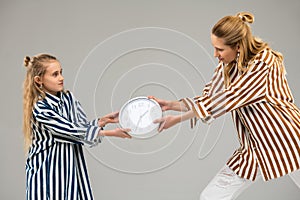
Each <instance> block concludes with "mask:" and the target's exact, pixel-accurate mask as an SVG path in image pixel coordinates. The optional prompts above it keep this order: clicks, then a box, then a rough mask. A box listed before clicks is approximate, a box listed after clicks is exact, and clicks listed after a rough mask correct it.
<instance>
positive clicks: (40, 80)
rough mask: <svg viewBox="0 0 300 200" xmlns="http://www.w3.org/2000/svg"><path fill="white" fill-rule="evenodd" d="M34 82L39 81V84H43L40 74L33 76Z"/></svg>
mask: <svg viewBox="0 0 300 200" xmlns="http://www.w3.org/2000/svg"><path fill="white" fill-rule="evenodd" d="M33 80H34V82H35V83H37V84H38V85H39V86H41V85H43V82H42V79H41V77H40V76H35V77H34V78H33Z"/></svg>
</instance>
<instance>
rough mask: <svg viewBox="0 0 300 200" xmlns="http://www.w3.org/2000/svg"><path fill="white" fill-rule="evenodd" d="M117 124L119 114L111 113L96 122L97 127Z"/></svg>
mask: <svg viewBox="0 0 300 200" xmlns="http://www.w3.org/2000/svg"><path fill="white" fill-rule="evenodd" d="M118 122H119V112H118V111H117V112H112V113H109V114H107V115H105V116H103V117H101V118H100V119H99V121H98V125H99V126H100V127H104V126H105V125H106V124H109V123H118Z"/></svg>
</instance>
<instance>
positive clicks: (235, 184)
mask: <svg viewBox="0 0 300 200" xmlns="http://www.w3.org/2000/svg"><path fill="white" fill-rule="evenodd" d="M289 176H290V177H291V178H292V180H293V181H294V182H295V184H296V185H297V186H298V187H299V189H300V170H298V171H295V172H293V173H290V174H289ZM260 177H261V175H260V174H258V175H257V178H256V179H258V178H260ZM253 183H255V181H249V180H247V179H243V178H240V177H239V176H238V175H236V174H235V173H234V172H233V171H232V170H231V169H230V168H229V167H228V166H227V165H225V166H224V167H223V168H222V169H221V170H220V171H219V173H217V175H216V176H215V177H214V178H213V179H212V180H211V182H210V183H209V184H208V185H207V186H206V188H205V189H204V190H203V191H202V193H201V195H200V200H233V199H235V198H237V197H238V196H239V195H240V194H241V193H242V192H243V191H244V190H245V189H246V188H248V187H249V186H250V185H251V184H253Z"/></svg>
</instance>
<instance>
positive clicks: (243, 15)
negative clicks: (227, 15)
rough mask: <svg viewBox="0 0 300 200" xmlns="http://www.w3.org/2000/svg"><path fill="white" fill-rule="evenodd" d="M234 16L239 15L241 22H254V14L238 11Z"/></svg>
mask: <svg viewBox="0 0 300 200" xmlns="http://www.w3.org/2000/svg"><path fill="white" fill-rule="evenodd" d="M236 16H237V17H239V18H240V19H241V20H242V21H243V22H247V23H249V24H252V23H253V22H254V16H253V14H252V13H249V12H240V13H238V14H237V15H236Z"/></svg>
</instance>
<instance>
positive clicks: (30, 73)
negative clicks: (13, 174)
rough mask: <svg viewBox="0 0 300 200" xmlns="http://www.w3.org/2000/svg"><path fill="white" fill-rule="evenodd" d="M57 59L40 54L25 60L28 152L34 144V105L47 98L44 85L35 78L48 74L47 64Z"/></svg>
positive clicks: (25, 130)
mask: <svg viewBox="0 0 300 200" xmlns="http://www.w3.org/2000/svg"><path fill="white" fill-rule="evenodd" d="M56 60H57V59H56V58H55V57H54V56H52V55H49V54H39V55H36V56H33V57H32V58H30V57H29V56H26V57H25V58H24V66H25V67H26V68H27V73H26V77H25V80H24V83H23V133H24V140H25V150H28V148H29V146H30V144H31V142H32V130H31V120H32V111H33V110H32V109H33V106H34V104H35V103H36V102H37V101H38V100H39V99H43V98H44V97H45V92H44V91H43V89H42V87H43V86H42V85H39V84H38V83H36V82H35V81H34V77H36V76H39V77H43V75H44V74H45V72H46V68H47V65H46V64H47V63H48V62H50V61H56Z"/></svg>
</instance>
